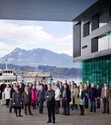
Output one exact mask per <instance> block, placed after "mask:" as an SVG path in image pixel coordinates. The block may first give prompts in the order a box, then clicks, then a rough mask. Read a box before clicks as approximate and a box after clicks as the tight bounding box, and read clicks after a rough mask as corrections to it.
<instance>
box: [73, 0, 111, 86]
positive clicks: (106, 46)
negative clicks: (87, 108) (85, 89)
mask: <svg viewBox="0 0 111 125" xmlns="http://www.w3.org/2000/svg"><path fill="white" fill-rule="evenodd" d="M73 31H74V32H73V58H74V61H82V64H83V72H82V76H83V82H84V83H85V82H86V81H87V80H89V81H90V82H93V83H95V84H97V83H99V84H103V83H104V82H107V83H108V84H109V86H111V1H110V0H99V1H97V2H96V3H95V4H93V5H92V6H91V7H90V8H88V9H87V10H86V11H85V12H83V13H82V14H80V15H79V16H78V17H77V18H75V19H74V20H73Z"/></svg>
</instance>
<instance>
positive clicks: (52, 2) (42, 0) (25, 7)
mask: <svg viewBox="0 0 111 125" xmlns="http://www.w3.org/2000/svg"><path fill="white" fill-rule="evenodd" d="M96 1H97V0H0V19H11V20H38V21H65V22H67V21H68V22H72V21H73V19H74V18H76V17H77V16H78V15H80V14H81V13H82V12H84V11H85V10H86V9H87V8H89V7H90V6H91V5H93V4H94V3H95V2H96Z"/></svg>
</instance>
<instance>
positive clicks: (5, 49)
mask: <svg viewBox="0 0 111 125" xmlns="http://www.w3.org/2000/svg"><path fill="white" fill-rule="evenodd" d="M13 49H14V47H12V46H10V45H8V44H5V43H2V42H0V57H2V56H4V55H6V54H8V53H10V52H11V51H12V50H13Z"/></svg>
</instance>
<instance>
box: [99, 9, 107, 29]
mask: <svg viewBox="0 0 111 125" xmlns="http://www.w3.org/2000/svg"><path fill="white" fill-rule="evenodd" d="M108 22H109V8H107V9H106V10H105V11H103V12H102V13H100V15H99V27H102V26H104V25H106V24H107V23H108Z"/></svg>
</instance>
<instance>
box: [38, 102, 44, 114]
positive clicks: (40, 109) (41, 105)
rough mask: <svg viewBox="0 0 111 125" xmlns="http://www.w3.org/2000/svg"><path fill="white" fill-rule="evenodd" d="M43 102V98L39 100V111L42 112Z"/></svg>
mask: <svg viewBox="0 0 111 125" xmlns="http://www.w3.org/2000/svg"><path fill="white" fill-rule="evenodd" d="M43 104H44V101H43V100H41V101H39V113H43Z"/></svg>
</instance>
